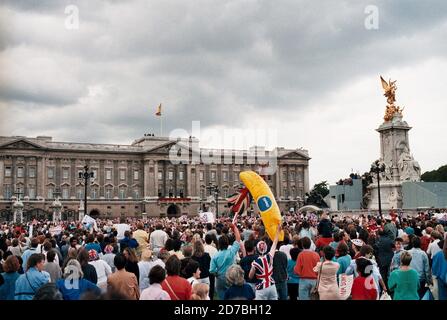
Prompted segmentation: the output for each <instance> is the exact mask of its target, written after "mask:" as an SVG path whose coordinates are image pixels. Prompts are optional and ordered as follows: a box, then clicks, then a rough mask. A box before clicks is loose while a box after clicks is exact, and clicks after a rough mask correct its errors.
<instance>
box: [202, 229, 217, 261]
mask: <svg viewBox="0 0 447 320" xmlns="http://www.w3.org/2000/svg"><path fill="white" fill-rule="evenodd" d="M212 243H213V237H212V236H211V235H210V234H207V235H206V236H205V245H204V246H203V247H204V249H205V252H206V253H208V254H209V255H210V257H211V259H212V258H213V257H214V255H215V254H216V253H217V249H216V247H215V246H213V245H212Z"/></svg>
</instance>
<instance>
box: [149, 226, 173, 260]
mask: <svg viewBox="0 0 447 320" xmlns="http://www.w3.org/2000/svg"><path fill="white" fill-rule="evenodd" d="M155 229H156V230H155V231H154V232H152V233H151V235H150V237H149V244H150V247H151V249H152V250H153V251H154V253H156V254H157V253H158V252H159V251H160V249H162V248H164V246H165V243H166V241H167V240H168V238H169V236H168V234H167V233H166V232H164V231H163V230H162V229H163V226H162V225H161V224H157V225H156V226H155Z"/></svg>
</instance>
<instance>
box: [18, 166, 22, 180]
mask: <svg viewBox="0 0 447 320" xmlns="http://www.w3.org/2000/svg"><path fill="white" fill-rule="evenodd" d="M17 178H23V167H18V168H17Z"/></svg>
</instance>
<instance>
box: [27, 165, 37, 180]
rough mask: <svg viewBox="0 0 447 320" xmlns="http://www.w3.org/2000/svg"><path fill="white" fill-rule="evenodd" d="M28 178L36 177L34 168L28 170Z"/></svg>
mask: <svg viewBox="0 0 447 320" xmlns="http://www.w3.org/2000/svg"><path fill="white" fill-rule="evenodd" d="M28 177H30V178H35V177H36V168H35V167H29V168H28Z"/></svg>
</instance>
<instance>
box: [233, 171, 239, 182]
mask: <svg viewBox="0 0 447 320" xmlns="http://www.w3.org/2000/svg"><path fill="white" fill-rule="evenodd" d="M233 174H234V181H239V172H238V171H234V173H233Z"/></svg>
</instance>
